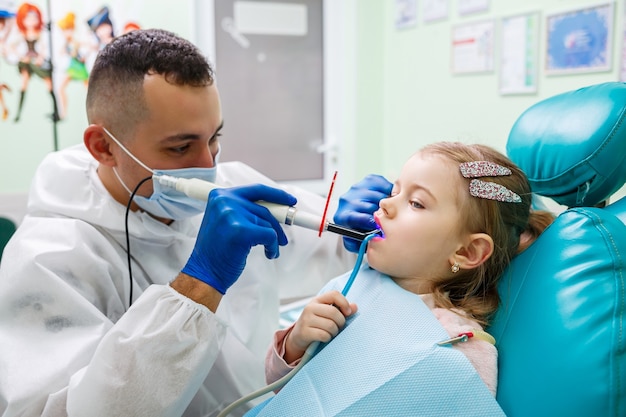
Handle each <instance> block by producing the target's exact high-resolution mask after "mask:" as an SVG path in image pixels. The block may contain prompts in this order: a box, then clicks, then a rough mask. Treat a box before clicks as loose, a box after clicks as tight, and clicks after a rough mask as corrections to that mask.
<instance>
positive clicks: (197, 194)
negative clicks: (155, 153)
mask: <svg viewBox="0 0 626 417" xmlns="http://www.w3.org/2000/svg"><path fill="white" fill-rule="evenodd" d="M152 178H153V179H154V180H156V181H158V182H159V184H161V185H162V186H165V187H170V188H173V189H175V190H177V191H180V192H182V193H184V194H186V195H187V196H189V197H192V198H196V199H198V200H205V201H206V200H207V199H208V198H209V193H210V192H211V190H213V189H215V188H221V187H220V186H219V185H216V184H214V183H211V182H208V181H204V180H200V179H197V178H179V177H172V176H170V175H157V174H155V175H153V177H152ZM257 204H259V205H261V206H263V207H266V208H267V209H268V210H269V211H270V213H272V216H274V218H276V220H278V221H279V222H280V223H283V224H286V225H288V226H291V225H296V226H300V227H304V228H306V229H311V230H315V231H319V232H320V233H321V232H322V231H328V232H332V233H336V234H339V235H342V236H346V237H349V238H351V239H355V240H359V241H363V240H364V239H365V238H366V237H367V236H370V235H372V234H376V233H377V232H378V230H371V231H369V232H360V231H357V230H352V229H349V228H347V227H343V226H339V225H337V224H333V223H330V222H328V221H326V220H325V218H324V217H322V216H317V215H315V214H311V213H307V212H303V211H298V210H297V209H296V207H294V206H286V205H282V204H274V203H268V202H266V201H258V202H257Z"/></svg>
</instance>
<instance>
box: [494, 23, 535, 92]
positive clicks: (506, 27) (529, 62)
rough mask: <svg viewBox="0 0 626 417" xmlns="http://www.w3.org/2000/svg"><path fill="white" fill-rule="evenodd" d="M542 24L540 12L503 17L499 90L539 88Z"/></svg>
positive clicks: (531, 89) (514, 90) (522, 90)
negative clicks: (540, 28) (540, 25)
mask: <svg viewBox="0 0 626 417" xmlns="http://www.w3.org/2000/svg"><path fill="white" fill-rule="evenodd" d="M539 24H540V21H539V12H532V13H526V14H521V15H516V16H508V17H503V18H502V21H501V29H500V32H501V35H500V38H501V44H500V94H502V95H507V94H531V93H535V92H537V78H538V73H539V65H538V57H539Z"/></svg>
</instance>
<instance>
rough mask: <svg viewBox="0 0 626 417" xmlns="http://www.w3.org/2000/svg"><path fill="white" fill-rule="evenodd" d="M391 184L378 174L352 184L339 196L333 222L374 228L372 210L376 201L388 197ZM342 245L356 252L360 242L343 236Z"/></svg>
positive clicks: (366, 228)
mask: <svg viewBox="0 0 626 417" xmlns="http://www.w3.org/2000/svg"><path fill="white" fill-rule="evenodd" d="M392 188H393V184H392V183H390V182H389V181H387V180H386V179H385V178H384V177H381V176H380V175H373V174H371V175H368V176H366V177H365V178H363V179H362V180H361V181H359V182H358V183H356V184H354V185H353V186H352V187H351V188H350V189H349V190H348V191H347V192H346V193H345V194H343V195H342V196H341V197H340V198H339V207H338V208H337V211H336V212H335V216H334V217H333V221H334V222H335V224H338V225H340V226H345V227H348V228H350V229H356V230H360V231H364V232H367V231H370V230H374V229H376V222H375V221H374V216H373V214H374V212H375V211H376V210H378V202H379V201H380V200H381V199H383V198H387V197H389V195H390V194H391V189H392ZM343 245H344V246H345V248H346V249H347V250H349V251H350V252H355V253H356V252H358V251H359V248H360V246H361V242H359V241H358V240H355V239H350V238H348V237H344V238H343Z"/></svg>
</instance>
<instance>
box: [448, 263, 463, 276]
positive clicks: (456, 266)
mask: <svg viewBox="0 0 626 417" xmlns="http://www.w3.org/2000/svg"><path fill="white" fill-rule="evenodd" d="M460 269H461V267H460V266H459V263H458V262H455V263H454V265H452V267H451V268H450V270H451V271H452V273H453V274H456V273H457V272H459V270H460Z"/></svg>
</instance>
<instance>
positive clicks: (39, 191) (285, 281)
mask: <svg viewBox="0 0 626 417" xmlns="http://www.w3.org/2000/svg"><path fill="white" fill-rule="evenodd" d="M96 168H97V162H96V161H95V160H94V159H93V158H92V157H91V155H90V154H89V153H88V152H87V150H86V149H85V148H84V147H83V146H82V145H79V146H75V147H72V148H69V149H66V150H64V151H60V152H56V153H52V154H50V155H49V156H47V157H46V159H45V160H44V161H43V163H42V164H41V165H40V167H39V169H38V170H37V173H36V175H35V178H34V181H33V184H32V188H31V192H30V196H29V203H28V214H27V215H26V217H25V218H24V220H23V222H22V224H21V225H20V227H19V228H18V231H17V232H16V234H15V235H14V237H13V238H12V240H11V241H10V243H9V244H8V245H7V247H6V249H5V251H4V255H3V259H2V267H1V268H0V414H1V415H2V416H3V417H9V416H18V415H19V416H36V415H37V416H38V415H42V414H43V415H46V416H62V415H70V416H92V417H93V416H105V415H106V416H151V417H154V416H168V417H171V416H177V415H185V416H194V417H198V416H209V415H215V414H216V410H219V409H222V408H224V407H225V406H226V405H227V404H229V403H230V402H232V401H234V400H236V399H237V398H239V397H241V396H242V395H245V394H248V393H249V392H251V391H253V390H255V389H257V388H259V387H261V386H263V385H264V366H263V362H264V356H265V352H266V350H267V348H268V346H269V344H270V341H271V338H272V335H273V332H274V331H275V330H276V328H277V326H278V306H279V297H282V298H288V297H296V296H306V295H312V294H315V293H317V291H319V289H320V288H321V287H322V286H323V284H324V283H325V282H326V281H327V280H328V279H330V278H331V277H333V276H336V275H338V274H340V273H342V272H345V271H348V270H350V269H351V268H352V266H353V264H354V259H355V258H354V256H353V255H352V254H349V253H347V252H346V251H345V250H344V249H343V247H342V244H341V239H339V238H338V237H337V236H333V235H330V234H326V233H325V234H323V235H322V237H321V238H320V237H318V234H317V233H316V232H314V231H311V230H306V229H302V228H299V227H295V226H294V227H289V226H285V227H284V229H285V232H286V233H287V237H288V239H289V244H288V245H287V246H284V247H281V248H280V254H281V255H280V257H279V258H278V259H274V260H268V259H266V258H265V255H264V249H263V247H262V246H260V247H255V248H253V249H252V252H251V253H250V256H249V257H248V261H247V265H246V269H245V271H244V273H243V274H242V276H241V277H240V278H239V280H238V281H237V282H236V283H235V284H234V285H233V286H232V287H231V288H230V289H229V291H228V292H227V294H226V296H225V297H224V298H223V300H222V302H221V304H220V306H219V308H218V311H217V313H216V314H215V315H214V314H212V313H211V312H210V311H209V310H208V309H207V308H205V307H204V306H201V305H199V304H197V303H195V302H193V301H191V300H190V299H188V298H186V297H184V296H182V295H180V294H179V293H177V292H176V291H174V290H173V289H171V287H169V285H168V283H169V282H170V281H171V280H172V279H173V278H175V277H176V275H177V274H178V273H179V271H180V270H181V268H182V267H183V266H184V264H185V262H186V261H187V259H188V257H189V255H190V254H191V251H192V248H193V246H194V243H195V237H196V234H197V231H198V228H199V225H200V222H201V218H202V216H197V217H195V218H193V219H189V220H182V221H175V222H173V223H172V224H171V225H169V226H167V225H165V224H163V223H160V222H158V221H156V220H154V219H153V218H152V217H150V216H149V215H147V214H146V213H141V212H131V213H130V215H129V218H128V229H129V232H130V253H131V256H132V283H133V298H134V301H133V304H132V307H131V308H130V309H129V308H128V297H129V273H128V264H127V257H126V238H125V234H124V214H125V209H126V208H125V207H124V206H123V205H121V204H119V203H117V202H116V201H115V200H113V199H112V197H111V196H110V195H109V193H108V192H107V191H106V189H105V188H104V186H103V184H102V183H101V181H100V179H99V177H98V175H97V173H96ZM217 182H218V183H219V184H221V185H223V186H233V185H244V184H252V183H265V184H269V185H274V186H276V184H275V183H273V182H272V181H271V180H269V179H267V178H266V177H264V176H263V175H261V174H260V173H258V172H257V171H255V170H253V169H252V168H250V167H248V166H246V165H244V164H242V163H238V162H227V163H222V164H219V168H218V176H217ZM287 191H289V192H291V193H292V194H294V195H295V196H296V197H297V198H298V204H297V207H298V209H299V210H306V211H310V212H313V213H321V211H322V210H323V206H324V199H323V198H321V197H320V196H318V195H316V194H313V193H309V192H306V191H303V190H296V189H287ZM219 239H220V237H219V236H215V240H216V241H217V242H219ZM244 408H245V407H244ZM241 411H243V410H241Z"/></svg>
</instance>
